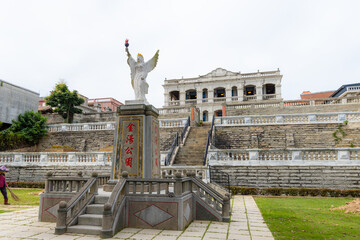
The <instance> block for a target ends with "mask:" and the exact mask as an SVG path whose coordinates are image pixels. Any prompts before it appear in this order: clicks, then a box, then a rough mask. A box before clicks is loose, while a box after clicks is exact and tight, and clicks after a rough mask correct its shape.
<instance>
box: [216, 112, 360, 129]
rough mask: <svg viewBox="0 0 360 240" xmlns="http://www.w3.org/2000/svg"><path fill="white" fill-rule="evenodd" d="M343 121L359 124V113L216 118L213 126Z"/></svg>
mask: <svg viewBox="0 0 360 240" xmlns="http://www.w3.org/2000/svg"><path fill="white" fill-rule="evenodd" d="M344 121H348V122H360V113H359V112H340V113H306V114H279V115H243V116H229V117H216V118H215V126H246V125H274V124H318V123H342V122H344Z"/></svg>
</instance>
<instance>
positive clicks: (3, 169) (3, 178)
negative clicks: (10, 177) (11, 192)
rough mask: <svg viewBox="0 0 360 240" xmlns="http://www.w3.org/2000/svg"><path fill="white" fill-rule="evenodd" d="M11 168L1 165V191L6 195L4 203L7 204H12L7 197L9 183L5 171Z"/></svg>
mask: <svg viewBox="0 0 360 240" xmlns="http://www.w3.org/2000/svg"><path fill="white" fill-rule="evenodd" d="M8 171H9V169H7V168H6V167H5V166H1V167H0V191H1V193H2V195H3V196H4V204H5V205H10V203H9V199H8V197H7V191H6V188H7V186H8V185H7V183H6V177H5V173H6V172H8Z"/></svg>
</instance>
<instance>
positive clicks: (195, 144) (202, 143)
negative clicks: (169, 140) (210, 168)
mask: <svg viewBox="0 0 360 240" xmlns="http://www.w3.org/2000/svg"><path fill="white" fill-rule="evenodd" d="M210 127H211V125H210V124H204V125H203V126H202V127H191V128H190V132H189V135H188V137H187V139H186V142H185V144H184V145H183V146H182V147H181V148H180V149H179V152H178V153H177V155H176V158H175V161H174V164H173V165H188V166H201V165H203V159H204V154H205V148H206V141H207V137H208V132H209V131H210Z"/></svg>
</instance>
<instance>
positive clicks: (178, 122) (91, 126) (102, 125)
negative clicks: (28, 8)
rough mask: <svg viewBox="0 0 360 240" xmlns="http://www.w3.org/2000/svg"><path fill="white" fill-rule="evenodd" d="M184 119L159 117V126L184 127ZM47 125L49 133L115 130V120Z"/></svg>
mask: <svg viewBox="0 0 360 240" xmlns="http://www.w3.org/2000/svg"><path fill="white" fill-rule="evenodd" d="M186 120H187V118H177V119H161V120H159V126H160V128H173V127H184V125H185V123H186ZM47 127H48V131H49V132H50V133H54V132H73V131H99V130H115V122H99V123H96V122H95V123H71V124H68V123H67V124H52V125H47Z"/></svg>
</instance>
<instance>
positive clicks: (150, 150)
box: [110, 102, 160, 183]
mask: <svg viewBox="0 0 360 240" xmlns="http://www.w3.org/2000/svg"><path fill="white" fill-rule="evenodd" d="M127 103H128V102H127ZM158 116H159V112H158V110H157V109H156V108H155V107H153V106H152V105H145V104H136V103H135V104H126V105H122V106H120V107H118V109H117V117H116V122H115V123H116V126H115V135H114V150H113V162H112V172H111V178H110V182H113V183H114V182H116V181H117V180H119V179H120V176H121V173H122V172H123V171H127V172H128V173H129V178H160V148H159V143H160V142H159V141H160V137H159V121H158Z"/></svg>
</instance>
